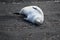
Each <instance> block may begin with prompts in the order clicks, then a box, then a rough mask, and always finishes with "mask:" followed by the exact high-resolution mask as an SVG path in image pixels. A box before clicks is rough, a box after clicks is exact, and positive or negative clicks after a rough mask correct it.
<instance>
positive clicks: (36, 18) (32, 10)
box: [19, 6, 44, 24]
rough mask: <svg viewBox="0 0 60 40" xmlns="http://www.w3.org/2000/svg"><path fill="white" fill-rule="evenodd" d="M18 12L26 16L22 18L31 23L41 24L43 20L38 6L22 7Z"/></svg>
mask: <svg viewBox="0 0 60 40" xmlns="http://www.w3.org/2000/svg"><path fill="white" fill-rule="evenodd" d="M19 13H20V14H24V15H26V16H27V18H24V19H25V20H28V21H30V22H32V23H36V24H42V23H43V21H44V14H43V11H42V10H41V9H40V8H39V7H38V6H27V7H24V8H22V9H21V10H20V12H19Z"/></svg>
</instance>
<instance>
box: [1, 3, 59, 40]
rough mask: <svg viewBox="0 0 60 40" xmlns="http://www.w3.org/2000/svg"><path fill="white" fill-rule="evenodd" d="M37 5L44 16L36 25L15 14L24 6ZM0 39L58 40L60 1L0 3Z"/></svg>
mask: <svg viewBox="0 0 60 40" xmlns="http://www.w3.org/2000/svg"><path fill="white" fill-rule="evenodd" d="M29 5H37V6H39V7H40V8H41V9H42V10H43V12H44V16H45V21H44V23H43V24H42V25H40V26H37V25H34V24H32V23H29V22H26V21H24V20H23V17H22V16H21V15H20V16H19V15H15V14H13V13H17V12H19V11H20V9H21V8H23V7H24V6H29ZM0 40H60V2H24V3H23V2H20V3H0Z"/></svg>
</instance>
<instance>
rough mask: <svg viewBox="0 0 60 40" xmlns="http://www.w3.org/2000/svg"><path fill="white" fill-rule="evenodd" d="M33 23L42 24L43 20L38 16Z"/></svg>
mask: <svg viewBox="0 0 60 40" xmlns="http://www.w3.org/2000/svg"><path fill="white" fill-rule="evenodd" d="M35 23H36V24H38V25H40V24H43V20H41V19H39V18H38V19H35Z"/></svg>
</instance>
